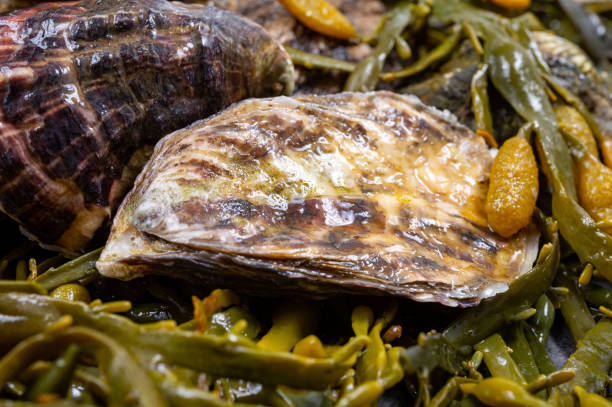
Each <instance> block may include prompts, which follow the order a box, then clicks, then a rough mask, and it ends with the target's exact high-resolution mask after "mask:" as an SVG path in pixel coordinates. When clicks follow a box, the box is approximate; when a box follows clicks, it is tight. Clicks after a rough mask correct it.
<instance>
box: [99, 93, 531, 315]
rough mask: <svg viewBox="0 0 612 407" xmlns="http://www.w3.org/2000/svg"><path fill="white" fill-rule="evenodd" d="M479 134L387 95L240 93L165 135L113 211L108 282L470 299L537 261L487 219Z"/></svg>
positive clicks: (526, 233) (104, 259) (484, 152)
mask: <svg viewBox="0 0 612 407" xmlns="http://www.w3.org/2000/svg"><path fill="white" fill-rule="evenodd" d="M491 162H492V158H491V156H490V154H489V151H488V149H487V147H486V146H485V144H484V142H483V140H482V138H480V137H479V136H477V135H475V134H474V133H472V132H471V131H470V130H469V129H467V128H466V127H464V126H462V125H460V124H458V123H457V122H455V121H454V120H453V119H452V118H450V117H449V116H448V115H445V114H443V113H441V112H439V111H436V110H434V109H431V108H428V107H426V106H424V105H422V104H421V103H420V102H418V100H416V99H415V98H409V97H406V96H401V95H397V94H394V93H389V92H384V91H383V92H374V93H367V94H357V93H342V94H337V95H329V96H298V97H293V98H288V97H278V98H270V99H258V100H248V101H243V102H241V103H239V104H236V105H234V106H233V107H231V108H229V109H228V110H226V111H224V112H223V113H220V114H218V115H216V116H214V117H212V118H210V119H208V120H205V121H200V122H197V123H195V124H193V125H192V126H190V127H188V128H186V129H183V130H180V131H177V132H175V133H173V134H171V135H168V136H167V137H165V138H164V139H163V140H162V141H160V143H158V145H157V146H156V149H155V153H154V155H153V157H152V159H151V160H150V161H149V163H148V164H147V165H146V167H145V169H144V170H143V172H142V173H141V174H140V175H139V176H138V179H137V181H136V184H135V187H134V189H133V190H132V191H131V192H130V193H129V194H128V196H127V197H126V199H125V200H124V202H123V203H122V205H121V207H120V209H119V211H118V213H117V216H116V217H115V220H114V224H113V228H112V231H111V236H110V238H109V240H108V242H107V245H106V247H105V249H104V251H103V253H102V255H101V257H100V259H99V261H98V263H97V267H98V270H99V271H100V272H101V273H102V274H104V275H105V276H109V277H116V278H121V279H130V278H134V277H137V276H141V275H144V274H147V273H157V274H166V275H171V276H174V277H177V278H184V279H188V280H189V281H191V282H200V283H206V284H211V285H214V286H233V287H237V288H242V289H243V290H248V291H255V290H259V292H260V293H261V292H268V293H270V292H273V291H275V290H284V291H285V292H287V291H288V290H289V291H291V290H293V291H296V292H298V291H300V292H308V293H309V294H310V295H313V294H314V295H325V294H330V293H337V292H356V293H371V294H372V293H373V294H382V293H386V294H392V295H397V296H404V297H410V298H413V299H416V300H419V301H438V302H441V303H444V304H447V305H451V306H456V305H461V306H470V305H474V304H477V303H478V302H479V301H480V300H481V299H483V298H486V297H489V296H492V295H494V294H495V293H497V292H500V291H504V290H505V289H506V288H507V286H508V284H509V283H511V282H512V281H513V280H514V279H515V278H517V277H518V276H520V275H522V274H523V273H524V272H526V271H527V270H528V269H529V268H530V267H531V265H532V263H533V261H534V259H535V256H536V252H537V240H538V234H537V231H536V230H535V229H534V227H533V225H530V227H528V228H526V229H525V230H523V231H521V232H520V233H519V234H517V235H516V236H514V237H513V238H510V239H504V238H502V237H500V236H498V235H496V234H495V233H494V232H492V231H491V230H490V229H489V228H488V227H487V221H486V216H485V213H484V201H485V195H486V188H487V181H488V174H489V167H490V165H491Z"/></svg>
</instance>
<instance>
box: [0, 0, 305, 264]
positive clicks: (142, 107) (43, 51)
mask: <svg viewBox="0 0 612 407" xmlns="http://www.w3.org/2000/svg"><path fill="white" fill-rule="evenodd" d="M292 87H293V68H292V65H291V62H290V60H289V58H288V55H287V54H286V53H285V51H284V50H283V49H282V47H281V46H280V45H279V44H278V43H277V42H276V41H274V40H272V39H271V37H270V36H269V35H268V34H267V32H266V31H265V30H263V29H262V28H261V27H260V26H258V25H256V24H254V23H251V22H249V21H247V20H245V19H243V18H241V17H237V16H235V15H233V14H231V13H229V12H225V11H221V10H218V9H215V8H212V7H211V8H204V7H201V6H195V5H185V4H182V3H178V2H173V3H170V2H167V1H165V0H121V1H120V0H85V1H81V2H68V3H67V2H64V3H46V4H41V5H38V6H35V7H32V8H29V9H24V10H19V11H14V12H12V13H10V14H8V15H6V16H3V17H0V209H1V210H2V211H3V212H5V213H6V214H7V215H9V216H10V217H11V218H13V219H15V220H17V221H18V222H19V223H20V224H21V225H22V227H23V229H24V230H25V232H26V233H28V234H30V235H32V236H34V237H35V238H36V239H38V240H39V241H41V242H42V243H44V244H47V245H50V246H55V247H57V248H60V249H62V250H64V251H68V252H76V251H79V250H80V249H82V248H83V247H84V246H85V245H87V243H88V242H89V241H90V240H91V239H92V238H93V237H94V236H95V235H96V232H98V233H100V232H99V231H100V230H104V226H105V225H106V226H108V220H109V219H110V215H111V213H112V212H113V211H114V209H116V207H117V206H118V204H119V203H120V200H121V198H122V197H123V196H124V194H125V193H126V192H127V190H128V189H129V187H130V186H131V185H132V182H133V179H134V177H135V175H136V174H137V173H138V171H139V170H140V168H141V166H142V165H143V164H144V161H145V160H146V158H147V157H148V154H147V146H149V147H148V150H149V153H150V151H151V150H152V146H153V145H154V144H155V143H156V142H157V141H158V140H159V139H160V138H161V137H162V136H164V135H166V134H168V133H170V132H172V131H174V130H177V129H180V128H182V127H184V126H186V125H188V124H190V123H192V122H194V121H195V120H198V119H202V118H205V117H207V116H209V115H211V114H213V113H216V112H218V111H219V110H221V109H223V108H225V107H226V106H228V105H230V104H231V103H232V102H235V101H238V100H241V99H244V98H248V97H256V96H273V95H278V94H281V93H290V92H291V89H292Z"/></svg>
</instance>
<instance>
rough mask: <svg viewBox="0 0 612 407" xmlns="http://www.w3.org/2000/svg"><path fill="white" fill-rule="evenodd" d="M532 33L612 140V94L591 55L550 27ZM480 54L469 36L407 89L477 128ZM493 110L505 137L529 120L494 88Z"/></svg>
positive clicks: (558, 74) (562, 80)
mask: <svg viewBox="0 0 612 407" xmlns="http://www.w3.org/2000/svg"><path fill="white" fill-rule="evenodd" d="M533 38H534V40H535V42H536V43H537V45H538V47H539V49H540V52H541V53H542V56H543V57H544V59H545V61H546V63H547V64H548V66H549V67H550V69H551V72H552V74H553V75H554V76H555V78H557V80H558V81H559V82H560V83H561V84H563V85H564V86H565V87H566V88H567V89H569V90H570V91H571V92H572V93H573V94H575V95H576V96H578V97H579V98H580V99H581V100H582V102H583V103H584V104H585V106H586V107H587V108H588V109H589V111H590V112H591V114H592V115H593V118H594V120H595V121H596V122H597V124H598V125H599V127H600V129H601V132H602V136H603V137H605V138H607V139H609V140H612V93H610V90H609V89H608V88H607V86H606V84H605V82H604V80H603V78H602V77H601V76H600V73H599V72H598V71H597V69H596V68H595V66H594V64H593V62H592V61H591V59H590V58H589V56H588V55H587V54H586V53H585V52H584V51H583V50H582V49H580V47H578V46H577V45H576V44H574V43H572V42H571V41H569V40H566V39H564V38H562V37H559V36H557V35H554V34H552V33H549V32H545V31H534V32H533ZM479 62H480V57H479V56H478V55H477V54H476V51H475V50H474V49H473V48H472V46H471V44H470V42H469V41H467V40H466V41H465V42H464V43H463V44H462V46H461V47H460V48H459V49H458V50H457V52H456V53H455V54H454V55H453V57H452V58H451V60H450V61H448V62H447V63H446V64H444V65H443V66H442V67H441V69H440V72H438V73H436V74H434V75H432V76H431V77H429V78H427V79H425V80H423V81H421V82H418V83H414V84H411V85H409V86H407V87H405V88H404V89H402V90H401V92H402V93H405V94H411V95H415V96H417V97H419V98H420V99H421V100H422V101H423V102H424V103H426V104H428V105H431V106H435V107H437V108H439V109H447V110H449V111H451V112H452V113H454V114H455V115H456V116H457V117H458V118H459V120H460V121H461V122H462V123H463V124H465V125H467V126H468V127H471V128H475V123H474V115H473V112H472V101H471V94H470V82H471V81H472V77H473V76H474V73H475V72H476V69H477V68H478V64H479ZM489 90H490V93H491V95H490V97H491V113H492V117H493V121H494V127H495V129H496V133H497V134H496V137H498V138H499V139H500V140H505V139H506V138H508V137H511V136H513V135H514V134H516V131H517V130H518V128H519V127H520V126H521V125H522V124H523V123H524V122H523V120H522V119H521V118H520V117H519V116H518V115H517V114H516V112H515V111H514V109H513V108H512V107H511V106H510V105H509V104H508V103H507V102H506V101H505V100H504V99H503V98H502V97H501V96H499V95H498V94H497V92H496V91H495V89H494V88H493V87H489Z"/></svg>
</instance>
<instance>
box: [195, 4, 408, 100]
mask: <svg viewBox="0 0 612 407" xmlns="http://www.w3.org/2000/svg"><path fill="white" fill-rule="evenodd" d="M190 1H196V2H198V1H199V2H201V3H205V4H214V5H215V6H217V7H219V8H222V9H224V10H229V11H231V12H233V13H236V14H239V15H242V16H244V17H246V18H248V19H250V20H252V21H254V22H256V23H257V24H260V25H261V26H262V27H264V28H265V29H266V30H267V31H268V32H269V33H270V35H271V36H272V37H273V38H275V39H276V40H278V41H279V42H280V43H282V44H283V45H287V46H290V47H293V48H296V49H299V50H301V51H305V52H309V53H312V54H317V55H323V56H328V57H333V58H336V59H340V60H344V61H350V62H359V61H361V60H362V59H363V58H365V57H367V56H368V55H370V54H371V52H372V47H371V46H370V45H369V44H367V43H364V42H361V43H356V42H354V41H344V40H338V39H334V38H330V37H327V36H324V35H321V34H318V33H316V32H314V31H312V30H310V29H309V28H307V27H305V26H304V25H302V24H301V23H300V22H299V21H297V20H296V19H295V18H294V17H293V16H292V15H291V13H289V12H288V11H287V9H285V7H284V6H283V5H281V3H280V2H279V1H278V0H250V1H240V0H208V1H207V0H190ZM330 3H332V4H333V5H334V6H335V7H336V8H338V9H339V10H340V11H341V12H342V13H343V14H344V15H345V16H346V17H347V19H348V20H349V21H351V23H352V24H353V26H354V27H355V29H356V30H357V32H359V33H360V34H361V35H363V36H367V35H370V34H371V33H373V32H374V31H375V30H376V28H377V27H378V25H379V24H380V22H381V20H382V18H383V17H384V15H385V13H386V12H387V11H388V10H387V7H386V6H385V2H383V1H382V0H330ZM399 67H400V65H399V64H398V66H397V68H398V69H399ZM346 77H347V74H346V73H344V72H337V71H328V72H325V73H324V74H322V72H321V71H319V70H312V69H305V68H302V67H299V66H296V91H297V92H298V93H304V94H322V93H326V94H328V93H338V92H341V91H342V86H343V84H344V82H345V80H346Z"/></svg>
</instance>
